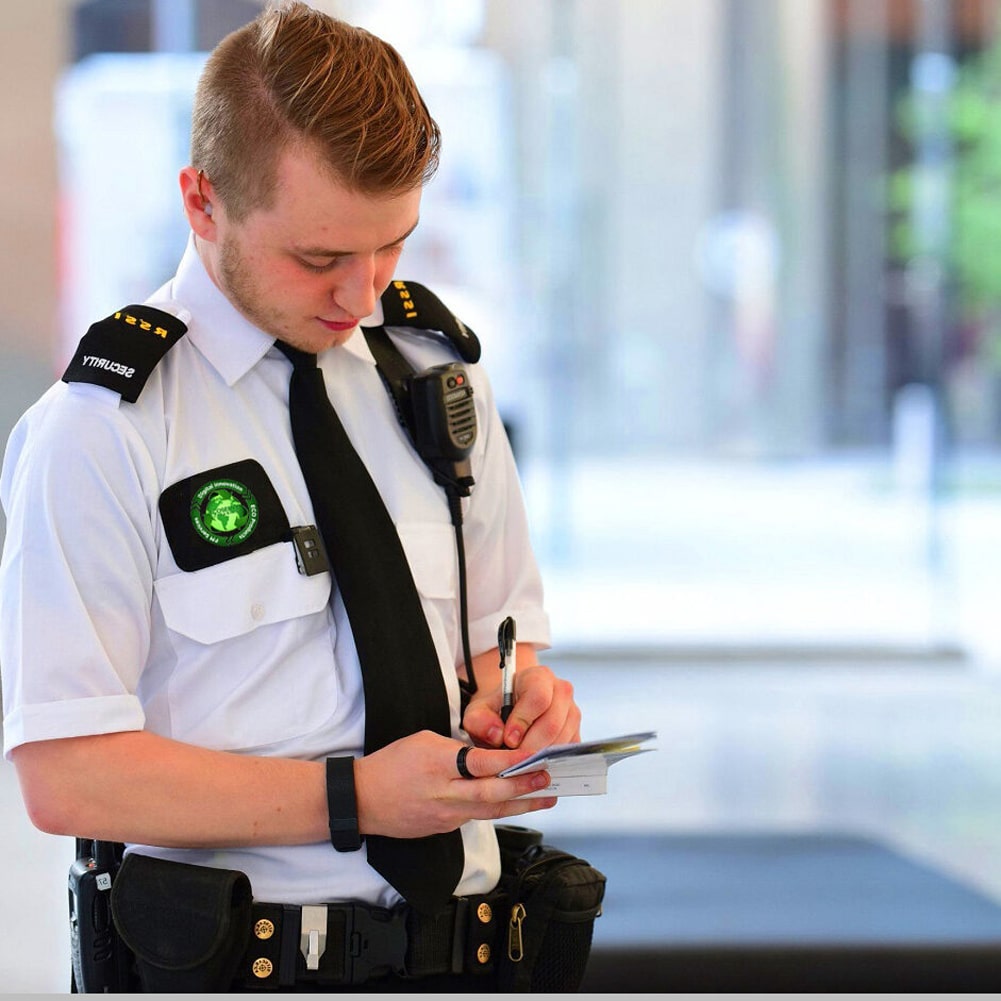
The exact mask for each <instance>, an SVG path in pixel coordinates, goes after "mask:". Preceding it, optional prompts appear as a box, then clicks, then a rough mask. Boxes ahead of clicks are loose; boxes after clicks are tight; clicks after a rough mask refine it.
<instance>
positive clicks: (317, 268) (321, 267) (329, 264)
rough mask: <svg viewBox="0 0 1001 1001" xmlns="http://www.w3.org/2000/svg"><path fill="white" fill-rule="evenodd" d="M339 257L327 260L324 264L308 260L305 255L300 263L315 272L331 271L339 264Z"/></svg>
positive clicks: (300, 259)
mask: <svg viewBox="0 0 1001 1001" xmlns="http://www.w3.org/2000/svg"><path fill="white" fill-rule="evenodd" d="M337 261H338V258H336V257H335V258H333V259H332V260H329V261H326V262H324V263H323V264H316V263H314V262H313V261H307V260H306V259H305V258H304V257H300V258H299V263H300V264H301V265H302V266H303V267H304V268H305V269H306V270H307V271H312V272H313V273H314V274H322V273H323V272H324V271H330V269H331V268H333V267H334V266H335V265H336V264H337Z"/></svg>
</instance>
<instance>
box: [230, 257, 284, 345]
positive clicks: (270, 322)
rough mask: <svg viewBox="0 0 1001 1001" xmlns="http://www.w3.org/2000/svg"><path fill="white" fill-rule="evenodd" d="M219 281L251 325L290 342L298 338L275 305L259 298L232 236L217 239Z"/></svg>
mask: <svg viewBox="0 0 1001 1001" xmlns="http://www.w3.org/2000/svg"><path fill="white" fill-rule="evenodd" d="M219 282H220V285H221V286H222V291H223V293H224V295H225V296H226V298H227V299H229V301H230V302H231V303H232V304H233V305H234V306H235V307H236V308H237V309H238V310H239V311H240V312H241V313H242V314H243V315H244V316H245V317H246V318H247V319H248V320H250V322H251V323H253V324H254V326H255V327H257V328H258V329H260V330H263V331H264V333H266V334H270V335H271V336H272V337H277V338H279V339H280V340H283V341H288V342H289V343H290V344H294V343H295V341H296V340H299V338H297V337H296V336H295V334H294V332H292V331H290V329H289V322H288V320H287V318H285V317H283V316H282V314H281V312H280V311H279V310H278V309H277V308H274V307H269V306H266V305H265V304H264V303H262V302H261V300H260V298H259V296H258V295H257V292H256V289H255V288H254V283H253V279H252V278H251V277H250V271H249V269H248V268H247V267H246V266H245V264H244V257H243V253H242V252H241V250H240V247H239V245H238V244H237V242H236V241H235V240H232V239H228V240H224V241H222V242H221V243H220V246H219ZM290 333H291V334H292V336H291V337H290V336H289V334H290Z"/></svg>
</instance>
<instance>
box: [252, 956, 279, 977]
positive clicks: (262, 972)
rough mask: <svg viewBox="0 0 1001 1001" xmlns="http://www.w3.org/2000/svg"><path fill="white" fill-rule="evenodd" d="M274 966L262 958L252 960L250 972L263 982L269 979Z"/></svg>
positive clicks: (268, 960)
mask: <svg viewBox="0 0 1001 1001" xmlns="http://www.w3.org/2000/svg"><path fill="white" fill-rule="evenodd" d="M274 968H275V964H274V963H272V962H271V960H270V959H265V958H264V957H263V956H262V957H261V958H260V959H255V960H254V965H253V966H251V968H250V969H251V971H252V972H253V974H254V976H255V977H257V978H259V979H260V980H265V979H266V978H267V977H270V976H271V974H272V972H273V971H274Z"/></svg>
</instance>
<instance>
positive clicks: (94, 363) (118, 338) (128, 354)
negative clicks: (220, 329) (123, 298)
mask: <svg viewBox="0 0 1001 1001" xmlns="http://www.w3.org/2000/svg"><path fill="white" fill-rule="evenodd" d="M187 329H188V328H187V326H186V325H185V324H184V323H182V322H181V321H180V320H179V319H178V318H177V317H176V316H174V315H173V314H172V313H165V312H164V311H163V310H162V309H154V308H153V307H152V306H126V307H125V308H124V309H120V310H118V312H117V313H114V314H112V315H111V316H109V317H108V318H107V319H104V320H99V321H98V322H97V323H94V324H91V327H90V329H89V330H88V331H87V333H86V334H84V335H83V337H82V338H81V339H80V344H79V346H78V347H77V349H76V354H75V355H73V359H72V361H70V363H69V366H68V367H67V369H66V371H65V372H64V373H63V382H91V383H93V384H94V385H96V386H104V387H106V388H107V389H113V390H114V391H115V392H116V393H121V396H122V399H123V400H127V401H128V402H129V403H135V402H136V400H138V399H139V394H140V393H141V392H142V390H143V386H145V385H146V380H147V379H149V377H150V375H151V374H152V372H153V369H154V368H156V366H157V364H158V363H159V361H160V360H161V359H162V358H163V356H164V355H165V354H166V353H167V352H168V351H169V350H170V349H171V348H172V347H173V346H174V345H175V344H176V343H177V342H178V341H179V340H180V339H181V338H182V337H183V336H184V334H185V332H186V331H187Z"/></svg>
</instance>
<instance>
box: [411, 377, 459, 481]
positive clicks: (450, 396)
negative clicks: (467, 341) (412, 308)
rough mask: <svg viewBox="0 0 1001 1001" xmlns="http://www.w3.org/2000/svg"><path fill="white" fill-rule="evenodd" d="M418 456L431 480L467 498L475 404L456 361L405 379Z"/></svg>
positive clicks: (413, 436)
mask: <svg viewBox="0 0 1001 1001" xmlns="http://www.w3.org/2000/svg"><path fill="white" fill-rule="evenodd" d="M405 385H406V393H407V396H408V397H409V405H410V412H411V414H412V420H411V424H410V432H411V436H412V438H413V442H414V447H415V448H416V449H417V453H418V455H420V457H421V458H422V459H423V460H424V462H425V463H426V464H427V465H428V466H429V467H430V468H431V471H432V473H434V476H435V480H436V481H437V482H438V483H439V484H440V485H441V486H444V487H446V489H447V488H449V487H452V486H454V488H455V489H456V490H458V491H459V494H460V496H462V497H467V496H468V495H469V491H470V488H471V487H472V485H473V477H472V471H471V467H470V463H469V455H470V453H471V452H472V451H473V445H474V444H475V443H476V405H475V403H474V402H473V387H472V385H471V384H470V382H469V375H468V373H467V372H466V370H465V368H464V367H463V366H462V365H461V364H459V363H458V362H450V363H448V364H445V365H435V366H434V367H433V368H429V369H427V370H426V371H424V372H420V373H418V374H416V375H413V376H411V377H409V378H407V379H406V381H405Z"/></svg>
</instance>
